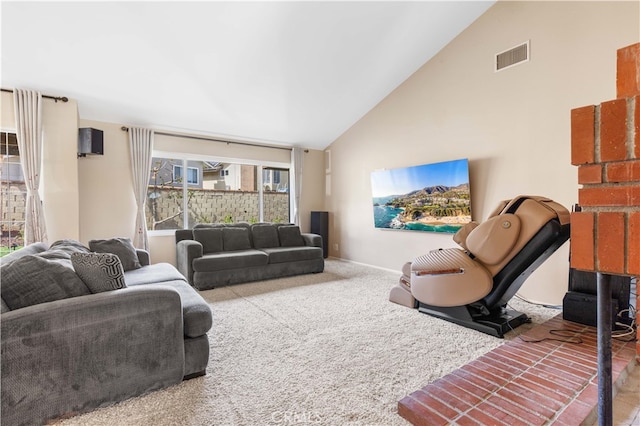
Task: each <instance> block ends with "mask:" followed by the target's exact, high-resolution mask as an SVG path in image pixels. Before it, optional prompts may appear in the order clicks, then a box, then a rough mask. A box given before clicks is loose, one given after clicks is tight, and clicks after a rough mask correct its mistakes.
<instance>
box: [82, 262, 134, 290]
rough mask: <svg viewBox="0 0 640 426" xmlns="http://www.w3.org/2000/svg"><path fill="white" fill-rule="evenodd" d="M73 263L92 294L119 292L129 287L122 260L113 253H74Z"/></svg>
mask: <svg viewBox="0 0 640 426" xmlns="http://www.w3.org/2000/svg"><path fill="white" fill-rule="evenodd" d="M71 263H72V264H73V269H75V271H76V274H78V276H79V277H80V279H82V281H84V283H85V284H86V286H87V287H88V288H89V290H91V293H100V292H103V291H110V290H117V289H119V288H124V287H126V286H127V285H126V284H125V282H124V270H123V269H122V263H121V262H120V258H119V257H118V256H116V255H115V254H112V253H73V254H72V255H71Z"/></svg>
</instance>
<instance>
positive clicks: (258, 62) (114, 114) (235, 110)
mask: <svg viewBox="0 0 640 426" xmlns="http://www.w3.org/2000/svg"><path fill="white" fill-rule="evenodd" d="M493 3H494V1H469V2H461V1H413V2H393V1H387V2H383V1H377V2H360V1H356V2H339V1H330V2H311V1H298V2H292V1H288V2H271V1H262V2H219V1H216V2H203V1H196V2H149V1H145V2H50V1H48V2H6V1H3V2H2V4H1V14H2V30H1V31H2V46H1V48H2V51H1V53H2V65H1V66H2V68H1V80H2V87H3V88H9V89H11V88H15V87H20V88H31V89H37V90H40V91H41V92H42V93H44V94H48V95H55V96H68V97H70V98H74V99H76V100H77V101H78V108H79V114H80V118H83V119H88V120H97V121H105V122H114V123H123V124H127V125H137V126H149V127H152V128H155V129H161V130H173V131H180V132H189V133H196V134H202V135H212V136H218V137H228V138H233V139H243V140H249V141H253V140H255V141H262V142H269V143H275V144H282V145H297V146H303V147H307V148H316V149H324V148H325V147H326V146H328V145H329V144H330V143H331V142H333V141H334V140H335V139H336V138H337V137H339V136H340V135H341V134H342V133H343V132H345V131H346V130H347V129H348V128H349V127H350V126H352V125H353V124H354V123H355V122H356V121H358V120H359V119H360V118H361V117H362V116H364V115H365V114H366V113H367V112H368V111H369V110H371V108H373V107H374V106H375V105H376V104H377V103H379V102H380V101H381V100H382V99H383V98H384V97H385V96H387V95H388V94H389V93H390V92H391V91H393V90H394V89H395V88H396V87H397V86H398V85H400V83H402V82H403V81H404V80H406V79H407V78H408V77H409V76H410V75H411V74H412V73H414V72H415V71H416V70H417V69H418V68H419V67H420V66H422V65H423V64H424V63H426V62H427V61H429V59H430V58H432V57H433V56H434V55H435V54H436V53H437V52H438V51H440V50H441V49H442V48H443V47H444V46H445V45H446V44H447V43H449V42H450V41H451V40H452V39H453V38H455V37H456V36H457V35H458V34H459V33H460V32H462V31H463V30H464V29H465V28H466V27H467V26H468V25H469V24H471V23H472V22H473V21H474V20H475V19H476V18H478V16H480V15H481V14H482V13H483V12H485V11H486V10H487V9H488V8H489V7H490V6H491V5H492V4H493Z"/></svg>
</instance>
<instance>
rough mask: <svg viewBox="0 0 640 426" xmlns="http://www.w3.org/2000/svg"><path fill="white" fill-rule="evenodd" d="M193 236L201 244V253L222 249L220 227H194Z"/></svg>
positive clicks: (216, 251) (215, 251)
mask: <svg viewBox="0 0 640 426" xmlns="http://www.w3.org/2000/svg"><path fill="white" fill-rule="evenodd" d="M193 238H194V239H195V240H196V241H198V242H199V243H200V244H202V252H203V253H218V252H220V251H222V250H223V248H222V247H223V246H222V228H196V229H194V230H193Z"/></svg>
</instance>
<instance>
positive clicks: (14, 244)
mask: <svg viewBox="0 0 640 426" xmlns="http://www.w3.org/2000/svg"><path fill="white" fill-rule="evenodd" d="M0 156H1V157H2V162H1V163H0V192H1V194H2V196H1V197H0V198H1V200H2V201H1V202H0V256H3V255H5V254H7V253H9V252H10V251H11V250H15V249H17V248H20V247H22V246H23V245H24V227H25V212H26V203H27V187H26V185H25V182H24V175H23V172H22V165H21V164H20V153H19V151H18V140H17V138H16V135H15V133H8V132H0Z"/></svg>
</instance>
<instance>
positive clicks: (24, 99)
mask: <svg viewBox="0 0 640 426" xmlns="http://www.w3.org/2000/svg"><path fill="white" fill-rule="evenodd" d="M13 105H14V111H15V116H16V136H17V139H18V152H19V153H20V163H21V164H22V173H23V174H24V181H25V185H26V187H27V206H26V213H25V230H24V243H25V245H27V244H31V243H35V242H39V241H42V242H47V226H46V224H45V219H44V210H43V207H42V200H41V199H40V194H39V192H38V189H39V188H40V175H41V169H42V95H41V94H40V93H39V92H36V91H33V90H24V89H14V91H13Z"/></svg>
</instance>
